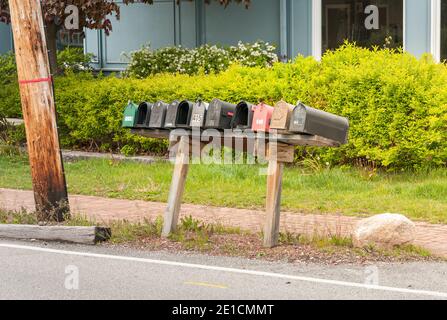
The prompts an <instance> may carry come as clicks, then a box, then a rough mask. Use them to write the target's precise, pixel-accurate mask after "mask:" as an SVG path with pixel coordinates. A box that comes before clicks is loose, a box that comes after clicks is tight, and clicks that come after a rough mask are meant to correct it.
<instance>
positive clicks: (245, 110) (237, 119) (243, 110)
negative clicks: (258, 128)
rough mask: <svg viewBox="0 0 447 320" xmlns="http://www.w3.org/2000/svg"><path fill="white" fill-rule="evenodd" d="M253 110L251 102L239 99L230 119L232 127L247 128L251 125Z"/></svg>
mask: <svg viewBox="0 0 447 320" xmlns="http://www.w3.org/2000/svg"><path fill="white" fill-rule="evenodd" d="M254 113H255V111H254V108H253V105H252V104H251V103H248V102H245V101H241V102H239V104H238V105H237V106H236V112H235V113H234V116H233V119H232V120H231V128H232V129H241V130H247V129H251V127H252V125H253V115H254Z"/></svg>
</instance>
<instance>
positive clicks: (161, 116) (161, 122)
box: [149, 101, 168, 129]
mask: <svg viewBox="0 0 447 320" xmlns="http://www.w3.org/2000/svg"><path fill="white" fill-rule="evenodd" d="M167 110H168V104H167V103H165V102H163V101H158V102H157V103H156V104H154V106H153V107H152V111H151V118H150V121H149V128H151V129H162V128H164V126H165V120H166V111H167Z"/></svg>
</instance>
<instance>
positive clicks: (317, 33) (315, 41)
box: [312, 0, 323, 61]
mask: <svg viewBox="0 0 447 320" xmlns="http://www.w3.org/2000/svg"><path fill="white" fill-rule="evenodd" d="M322 7H323V4H322V0H312V55H313V57H314V58H315V59H316V60H317V61H320V60H321V57H322V56H323V52H322V51H323V48H322V45H323V42H322V33H323V30H322V26H323V25H322V21H321V20H322V19H323V17H322Z"/></svg>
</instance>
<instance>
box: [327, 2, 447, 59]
mask: <svg viewBox="0 0 447 320" xmlns="http://www.w3.org/2000/svg"><path fill="white" fill-rule="evenodd" d="M444 2H447V1H444ZM403 6H404V5H403V0H370V1H359V0H322V29H323V30H322V50H323V52H325V51H326V50H333V49H337V48H338V47H339V46H340V45H342V44H343V42H344V41H345V40H348V41H350V42H356V43H357V45H359V46H362V47H372V46H381V47H383V46H387V47H391V48H396V47H403Z"/></svg>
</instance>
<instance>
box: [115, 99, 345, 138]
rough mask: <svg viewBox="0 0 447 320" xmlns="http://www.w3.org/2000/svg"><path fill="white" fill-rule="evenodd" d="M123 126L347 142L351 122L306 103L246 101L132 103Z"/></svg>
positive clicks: (215, 100)
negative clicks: (248, 132) (238, 131)
mask: <svg viewBox="0 0 447 320" xmlns="http://www.w3.org/2000/svg"><path fill="white" fill-rule="evenodd" d="M123 127H126V128H147V129H175V128H202V129H218V130H226V129H242V130H247V129H248V130H253V131H255V132H270V131H275V132H278V133H281V134H309V135H317V136H321V137H324V138H328V139H332V140H334V141H337V142H339V143H346V142H347V139H348V131H349V121H348V119H346V118H343V117H340V116H337V115H334V114H331V113H327V112H324V111H321V110H317V109H314V108H311V107H308V106H306V105H304V104H302V103H298V104H297V105H291V104H288V103H287V102H285V101H280V102H278V103H277V104H276V105H275V107H272V106H268V105H266V104H264V103H260V104H258V105H252V104H250V103H248V102H245V101H242V102H240V103H239V104H237V105H235V104H231V103H228V102H225V101H222V100H219V99H214V100H213V101H211V102H210V103H209V104H208V103H206V102H204V101H197V102H195V103H193V102H190V101H182V102H179V101H173V102H172V103H171V104H167V103H165V102H163V101H159V102H157V103H155V104H153V105H152V104H150V103H147V102H143V103H141V104H140V105H139V106H137V105H135V104H134V103H132V102H130V103H129V105H128V106H127V108H126V110H125V112H124V119H123Z"/></svg>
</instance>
